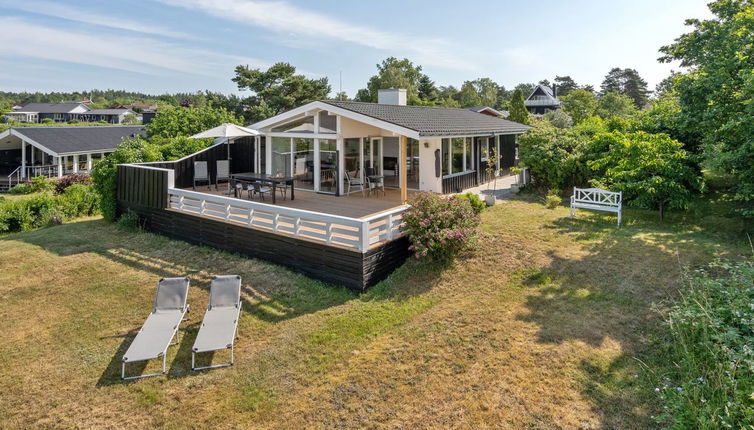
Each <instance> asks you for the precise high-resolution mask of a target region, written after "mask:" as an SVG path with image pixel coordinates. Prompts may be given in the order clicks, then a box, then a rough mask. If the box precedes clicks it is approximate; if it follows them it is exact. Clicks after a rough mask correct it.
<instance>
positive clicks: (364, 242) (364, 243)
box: [359, 221, 369, 252]
mask: <svg viewBox="0 0 754 430" xmlns="http://www.w3.org/2000/svg"><path fill="white" fill-rule="evenodd" d="M360 233H361V240H359V251H361V252H366V251H367V249H369V221H364V222H362V223H361V228H360Z"/></svg>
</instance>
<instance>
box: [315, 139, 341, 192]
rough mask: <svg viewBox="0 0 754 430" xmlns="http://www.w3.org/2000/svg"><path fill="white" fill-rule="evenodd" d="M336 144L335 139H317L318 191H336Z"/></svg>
mask: <svg viewBox="0 0 754 430" xmlns="http://www.w3.org/2000/svg"><path fill="white" fill-rule="evenodd" d="M337 148H338V145H337V142H336V140H335V139H319V163H320V171H319V191H320V192H322V193H333V194H334V193H335V192H337V191H338V180H337V178H338V151H337Z"/></svg>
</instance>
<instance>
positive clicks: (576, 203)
mask: <svg viewBox="0 0 754 430" xmlns="http://www.w3.org/2000/svg"><path fill="white" fill-rule="evenodd" d="M622 200H623V193H622V192H619V193H616V192H613V191H608V190H603V189H602V188H576V187H574V188H573V195H572V196H571V218H573V216H574V215H576V208H580V209H591V210H595V211H605V212H615V213H617V214H618V226H620V221H621V206H622Z"/></svg>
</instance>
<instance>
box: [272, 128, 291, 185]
mask: <svg viewBox="0 0 754 430" xmlns="http://www.w3.org/2000/svg"><path fill="white" fill-rule="evenodd" d="M271 149H272V174H273V175H275V176H291V138H290V137H273V138H272V148H271Z"/></svg>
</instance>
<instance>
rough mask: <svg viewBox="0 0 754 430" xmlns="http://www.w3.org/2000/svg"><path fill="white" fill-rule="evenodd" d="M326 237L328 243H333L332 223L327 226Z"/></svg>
mask: <svg viewBox="0 0 754 430" xmlns="http://www.w3.org/2000/svg"><path fill="white" fill-rule="evenodd" d="M325 237H326V238H327V243H332V223H330V222H328V223H327V224H326V226H325Z"/></svg>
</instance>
